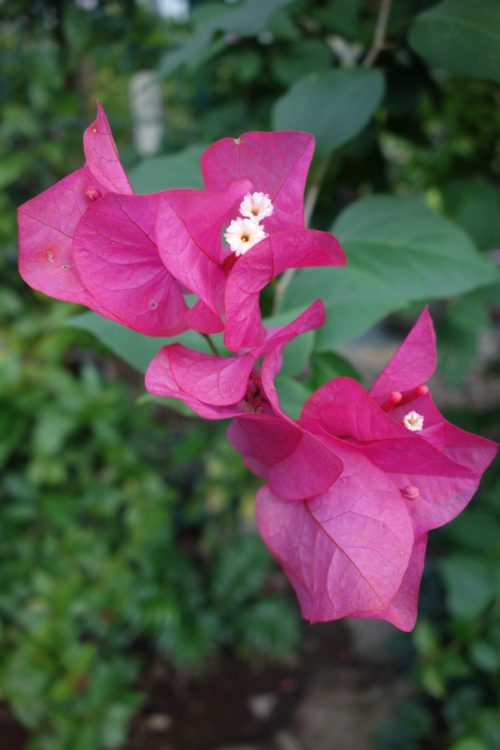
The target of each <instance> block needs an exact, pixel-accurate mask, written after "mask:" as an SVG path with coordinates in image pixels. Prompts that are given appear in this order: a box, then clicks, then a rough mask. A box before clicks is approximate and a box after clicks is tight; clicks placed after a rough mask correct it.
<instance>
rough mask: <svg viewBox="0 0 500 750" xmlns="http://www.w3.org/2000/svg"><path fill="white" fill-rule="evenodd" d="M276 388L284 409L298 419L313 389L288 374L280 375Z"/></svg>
mask: <svg viewBox="0 0 500 750" xmlns="http://www.w3.org/2000/svg"><path fill="white" fill-rule="evenodd" d="M276 388H277V390H278V394H279V397H280V402H281V407H282V409H283V411H285V412H286V413H287V414H289V415H290V416H291V417H292V419H298V418H299V417H300V412H301V411H302V407H303V405H304V402H305V401H306V400H307V399H308V398H309V396H310V395H311V391H310V390H309V389H308V388H307V387H306V386H305V385H304V384H303V383H299V382H297V381H296V380H292V378H289V377H287V376H286V375H278V377H277V378H276Z"/></svg>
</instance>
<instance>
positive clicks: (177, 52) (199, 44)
mask: <svg viewBox="0 0 500 750" xmlns="http://www.w3.org/2000/svg"><path fill="white" fill-rule="evenodd" d="M211 39H212V32H211V30H203V31H201V32H199V33H198V34H194V35H193V36H191V37H190V38H189V39H188V40H187V41H186V42H184V44H182V45H181V46H179V47H176V48H175V49H173V50H171V51H169V52H167V53H166V54H165V55H163V57H162V59H161V60H160V64H159V66H158V76H159V77H160V78H167V77H168V76H170V75H172V73H173V72H174V71H176V70H177V69H178V68H180V67H182V65H184V64H185V63H193V62H195V61H196V60H198V59H200V58H201V56H202V55H203V53H204V52H205V50H206V49H207V47H208V45H209V44H210V40H211Z"/></svg>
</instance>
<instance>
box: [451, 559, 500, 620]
mask: <svg viewBox="0 0 500 750" xmlns="http://www.w3.org/2000/svg"><path fill="white" fill-rule="evenodd" d="M440 571H441V575H442V577H443V581H444V584H445V588H446V601H447V604H448V607H449V609H450V611H451V613H452V614H453V615H455V616H457V617H463V618H465V619H474V618H476V617H479V616H480V615H482V614H483V612H484V611H485V610H486V608H487V607H488V606H489V604H490V603H491V601H492V600H493V597H494V594H495V592H494V587H493V583H492V580H491V572H490V570H489V568H488V567H487V566H486V565H484V564H483V563H482V561H481V560H477V559H476V558H474V557H467V556H465V555H463V556H462V555H460V556H459V555H456V556H450V557H447V558H445V559H443V560H442V561H441V563H440Z"/></svg>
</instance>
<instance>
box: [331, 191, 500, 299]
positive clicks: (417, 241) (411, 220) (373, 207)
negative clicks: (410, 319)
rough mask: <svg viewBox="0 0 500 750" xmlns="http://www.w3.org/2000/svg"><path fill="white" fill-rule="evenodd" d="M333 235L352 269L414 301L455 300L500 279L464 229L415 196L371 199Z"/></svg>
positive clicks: (347, 213) (342, 219)
mask: <svg viewBox="0 0 500 750" xmlns="http://www.w3.org/2000/svg"><path fill="white" fill-rule="evenodd" d="M330 231H331V232H332V233H333V234H335V235H336V236H337V237H338V239H339V240H340V242H341V243H342V245H343V247H344V250H345V251H346V255H347V261H348V263H349V264H350V266H351V267H356V268H359V269H362V270H363V271H365V272H366V273H370V274H372V275H373V276H375V277H376V278H377V280H379V281H380V282H385V283H386V284H387V285H388V286H390V287H391V289H394V290H397V293H398V294H400V295H402V296H403V297H404V298H405V299H406V300H408V301H413V300H430V299H436V298H441V297H449V296H451V295H454V294H460V293H462V292H467V291H470V290H472V289H476V288H478V287H482V286H486V285H488V284H491V283H493V282H494V281H495V280H496V279H498V278H500V274H499V273H498V271H497V270H496V269H495V268H494V266H492V265H491V263H489V262H488V261H487V260H486V259H485V258H483V256H481V255H480V253H479V252H478V251H477V249H476V248H475V246H474V244H473V243H472V241H471V240H470V238H469V237H468V236H467V235H466V234H465V233H464V232H463V231H462V230H461V229H460V228H459V227H457V226H455V224H453V223H452V222H450V221H448V219H445V218H443V217H442V216H439V215H438V214H436V213H434V212H433V211H431V210H430V209H429V208H427V207H426V206H424V205H423V204H422V203H421V202H420V201H418V200H416V199H413V198H399V197H396V196H383V195H373V196H367V197H366V198H362V199H361V200H359V201H356V202H355V203H352V204H351V205H350V206H348V207H347V208H346V209H345V210H344V211H342V213H341V214H340V215H339V216H338V218H337V219H336V221H335V222H334V223H333V225H332V227H331V230H330Z"/></svg>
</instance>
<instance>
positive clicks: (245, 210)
mask: <svg viewBox="0 0 500 750" xmlns="http://www.w3.org/2000/svg"><path fill="white" fill-rule="evenodd" d="M273 210H274V207H273V204H272V201H271V199H270V197H269V196H268V195H266V194H265V193H247V194H246V195H245V197H244V198H243V200H242V201H241V203H240V214H241V216H238V218H237V219H233V221H232V222H231V223H230V225H229V226H228V228H227V230H226V232H225V233H224V239H225V240H226V242H227V244H228V245H229V247H230V248H231V250H232V251H233V253H235V254H236V256H240V255H244V254H245V253H246V252H247V250H250V248H251V247H253V246H254V245H256V244H257V242H260V241H261V240H263V239H265V238H266V237H267V234H266V232H265V231H264V228H263V226H262V225H261V223H260V222H261V221H263V219H265V218H267V217H268V216H271V214H272V212H273Z"/></svg>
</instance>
